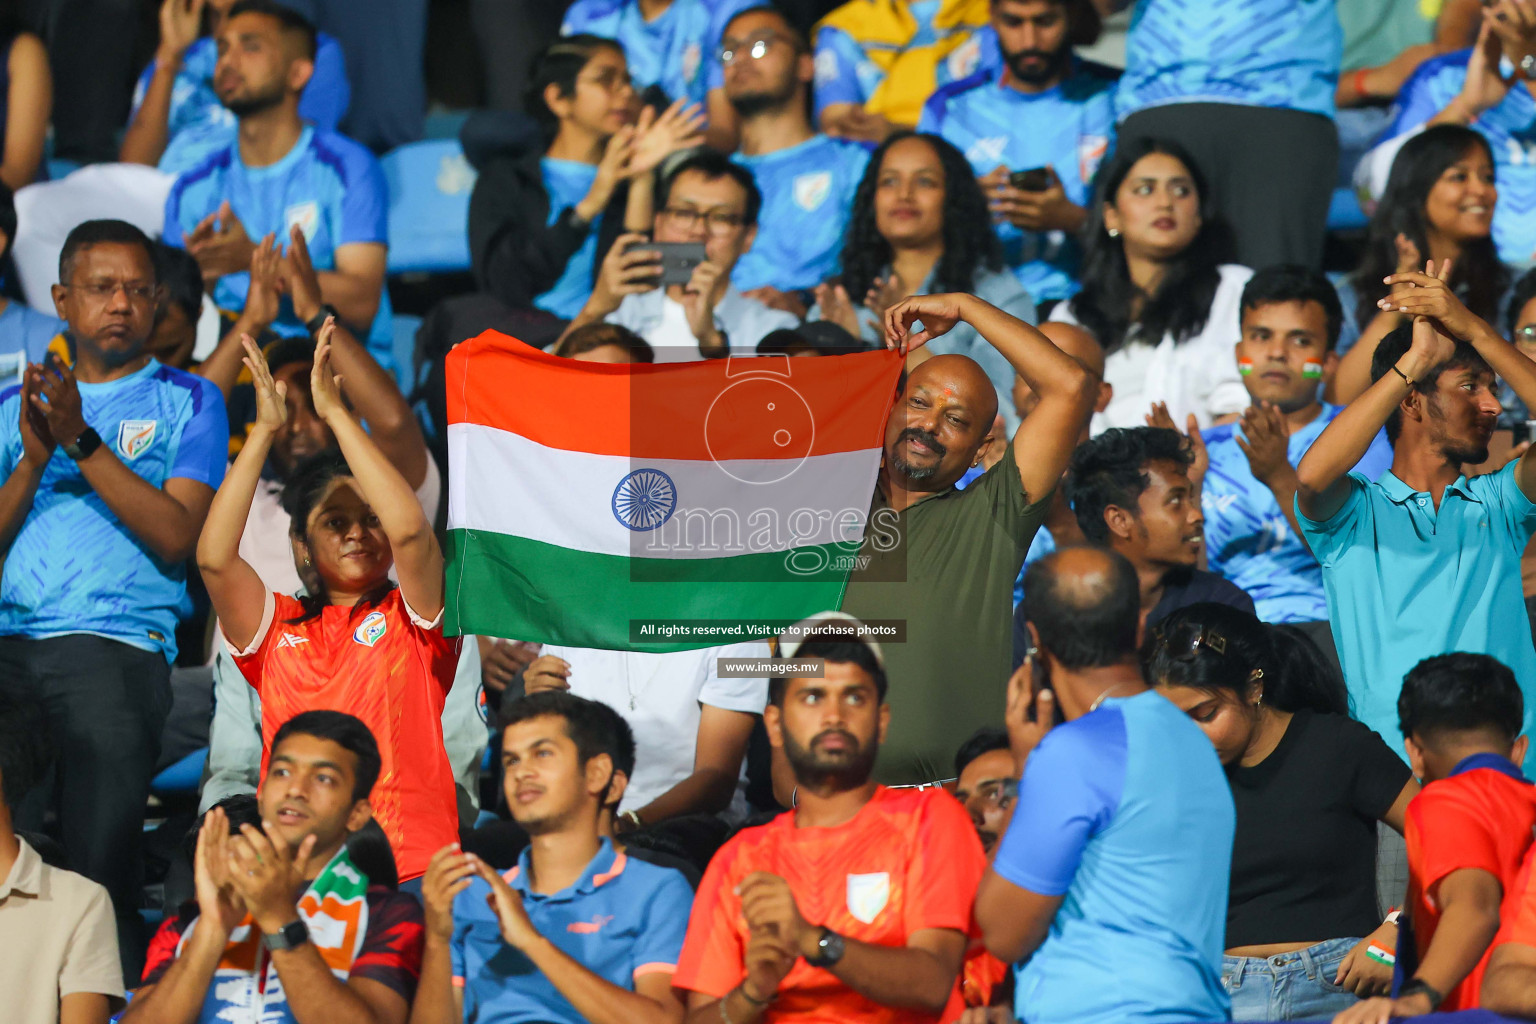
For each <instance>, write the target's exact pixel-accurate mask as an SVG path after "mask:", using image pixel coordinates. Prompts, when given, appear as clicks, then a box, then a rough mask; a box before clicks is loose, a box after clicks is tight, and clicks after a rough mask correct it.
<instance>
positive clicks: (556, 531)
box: [448, 423, 880, 558]
mask: <svg viewBox="0 0 1536 1024" xmlns="http://www.w3.org/2000/svg"><path fill="white" fill-rule="evenodd" d="M448 449H449V453H450V462H451V464H452V465H453V467H454V472H453V478H452V480H451V483H450V488H449V494H448V528H449V529H450V530H453V529H470V530H485V531H488V532H491V533H500V534H510V535H513V536H519V537H526V538H529V539H531V540H537V541H543V542H545V543H547V544H554V545H557V546H559V547H564V548H573V549H576V550H579V551H589V552H593V553H596V554H608V555H621V556H625V557H635V558H721V557H727V556H730V555H744V554H754V553H758V552H765V551H786V550H789V549H791V548H797V547H804V546H806V545H809V544H826V543H830V542H834V541H858V540H859V539H860V538H861V537H862V536H863V527H864V521H865V519H866V518H867V516H868V513H869V504H870V499H871V497H872V496H873V495H874V492H875V477H876V475H877V474H878V472H879V469H880V450H879V449H878V448H871V449H868V450H866V451H858V452H838V453H835V454H830V455H813V456H810V457H808V458H806V459H804V460H798V459H788V460H777V461H775V460H740V461H727V462H721V463H715V462H705V461H698V460H691V459H642V460H634V459H630V458H628V457H624V456H615V455H593V454H591V453H589V452H573V451H565V450H561V449H557V448H548V447H545V446H544V445H541V444H538V443H537V442H535V441H530V440H529V439H528V438H526V437H522V436H520V435H518V434H513V433H510V432H508V431H505V430H498V429H496V428H494V427H487V426H482V425H480V424H475V423H453V424H449V426H448ZM626 481H627V484H626ZM663 516H665V517H666V518H664V519H663V518H662V517H663ZM621 517H623V518H621ZM658 520H660V521H661V525H660V526H659V527H655V526H652V525H651V524H653V523H655V522H656V521H658ZM626 521H627V522H628V523H629V524H631V525H626ZM647 527H650V528H647Z"/></svg>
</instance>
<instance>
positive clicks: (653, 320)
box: [606, 285, 800, 363]
mask: <svg viewBox="0 0 1536 1024" xmlns="http://www.w3.org/2000/svg"><path fill="white" fill-rule="evenodd" d="M606 319H607V322H608V323H610V324H619V325H620V326H622V327H628V328H629V329H630V330H632V331H634V332H635V333H636V334H638V335H640V337H642V338H644V339H645V340H646V341H647V342H649V343H650V346H651V347H652V348H654V349H655V350H656V361H657V362H658V363H683V362H688V361H690V360H693V359H702V358H703V353H701V352H700V351H699V342H698V339H697V338H695V337H694V336H693V329H692V328H691V327H689V326H688V313H687V312H686V311H685V310H684V309H683V304H682V303H681V302H677V301H676V300H674V299H672V298H671V297H669V296H668V295H667V292H666V289H664V288H656V289H654V290H652V291H648V292H642V293H641V294H639V295H626V296H624V301H623V302H621V303H620V304H619V308H618V309H616V310H614V311H613V312H612V313H609V314H608V316H607V317H606ZM798 326H800V320H799V318H798V317H796V316H795V315H794V314H793V313H786V312H784V311H783V310H782V309H772V308H770V307H768V306H765V305H763V304H762V303H761V302H758V301H757V300H756V299H749V298H747V297H746V296H745V295H743V294H741V292H739V291H737V290H736V288H735V286H734V285H727V286H726V289H725V294H724V295H722V296H721V297H720V302H719V304H718V305H716V306H715V328H716V329H717V330H720V331H724V332H725V336H726V341H727V343H728V345H729V346H730V348H731V350H732V351H733V352H742V351H752V350H755V349H756V348H757V343H758V342H759V341H762V340H763V337H764V336H765V335H767V334H769V333H771V332H773V331H777V330H779V329H781V328H794V327H798Z"/></svg>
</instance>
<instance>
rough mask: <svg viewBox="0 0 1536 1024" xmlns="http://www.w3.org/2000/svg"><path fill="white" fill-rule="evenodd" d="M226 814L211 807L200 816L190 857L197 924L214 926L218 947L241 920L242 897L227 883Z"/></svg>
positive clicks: (219, 809) (199, 925) (203, 926)
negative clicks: (195, 843) (201, 817)
mask: <svg viewBox="0 0 1536 1024" xmlns="http://www.w3.org/2000/svg"><path fill="white" fill-rule="evenodd" d="M229 840H230V835H229V816H228V815H226V814H225V813H224V808H222V807H215V808H213V809H212V810H210V811H209V812H208V813H207V814H205V815H203V824H202V827H201V828H199V829H198V830H197V852H196V853H195V854H194V855H193V858H192V881H193V886H194V889H195V891H196V893H197V913H198V917H197V927H199V928H212V929H215V934H214V936H213V937H214V939H216V940H217V944H218V945H219V946H223V944H224V942H225V941H226V940H227V939H228V938H229V933H230V932H232V931H234V930H235V927H236V926H237V925H239V924H240V922H241V921H242V920H244V919H245V900H243V899H241V897H240V895H239V894H238V893H237V892H236V891H235V890H234V888H233V887H232V886H231V884H230V876H229Z"/></svg>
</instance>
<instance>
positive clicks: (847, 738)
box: [811, 729, 859, 750]
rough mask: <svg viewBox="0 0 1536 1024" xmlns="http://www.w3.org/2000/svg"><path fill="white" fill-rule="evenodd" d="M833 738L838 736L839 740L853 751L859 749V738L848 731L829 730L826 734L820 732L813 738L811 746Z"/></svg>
mask: <svg viewBox="0 0 1536 1024" xmlns="http://www.w3.org/2000/svg"><path fill="white" fill-rule="evenodd" d="M831 736H836V737H837V738H839V739H841V740H843V741H844V742H846V743H847V744H848V746H849V748H850V749H852V750H858V749H859V738H858V737H857V736H855V735H854V734H853V733H851V732H849V731H848V730H846V729H828V730H826V731H825V732H819V733H817V734H816V735H815V736H814V737H812V738H811V746H812V747H814V746H816V744H818V743H820V742H821V741H822V740H824V739H827V738H828V737H831Z"/></svg>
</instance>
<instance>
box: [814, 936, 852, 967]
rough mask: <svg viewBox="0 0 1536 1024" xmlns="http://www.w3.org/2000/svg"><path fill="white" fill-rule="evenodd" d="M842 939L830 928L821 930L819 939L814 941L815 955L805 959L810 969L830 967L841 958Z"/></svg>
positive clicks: (842, 949)
mask: <svg viewBox="0 0 1536 1024" xmlns="http://www.w3.org/2000/svg"><path fill="white" fill-rule="evenodd" d="M844 948H845V947H844V945H843V937H842V936H841V935H839V934H837V932H835V931H833V930H832V929H831V928H822V930H821V938H819V939H817V940H816V955H815V956H814V957H810V956H808V957H806V958H805V962H806V963H808V964H810V965H811V966H812V967H822V968H827V967H832V966H834V965H835V964H836V963H837V962H838V961H839V960H841V959H842V958H843V951H844Z"/></svg>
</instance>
